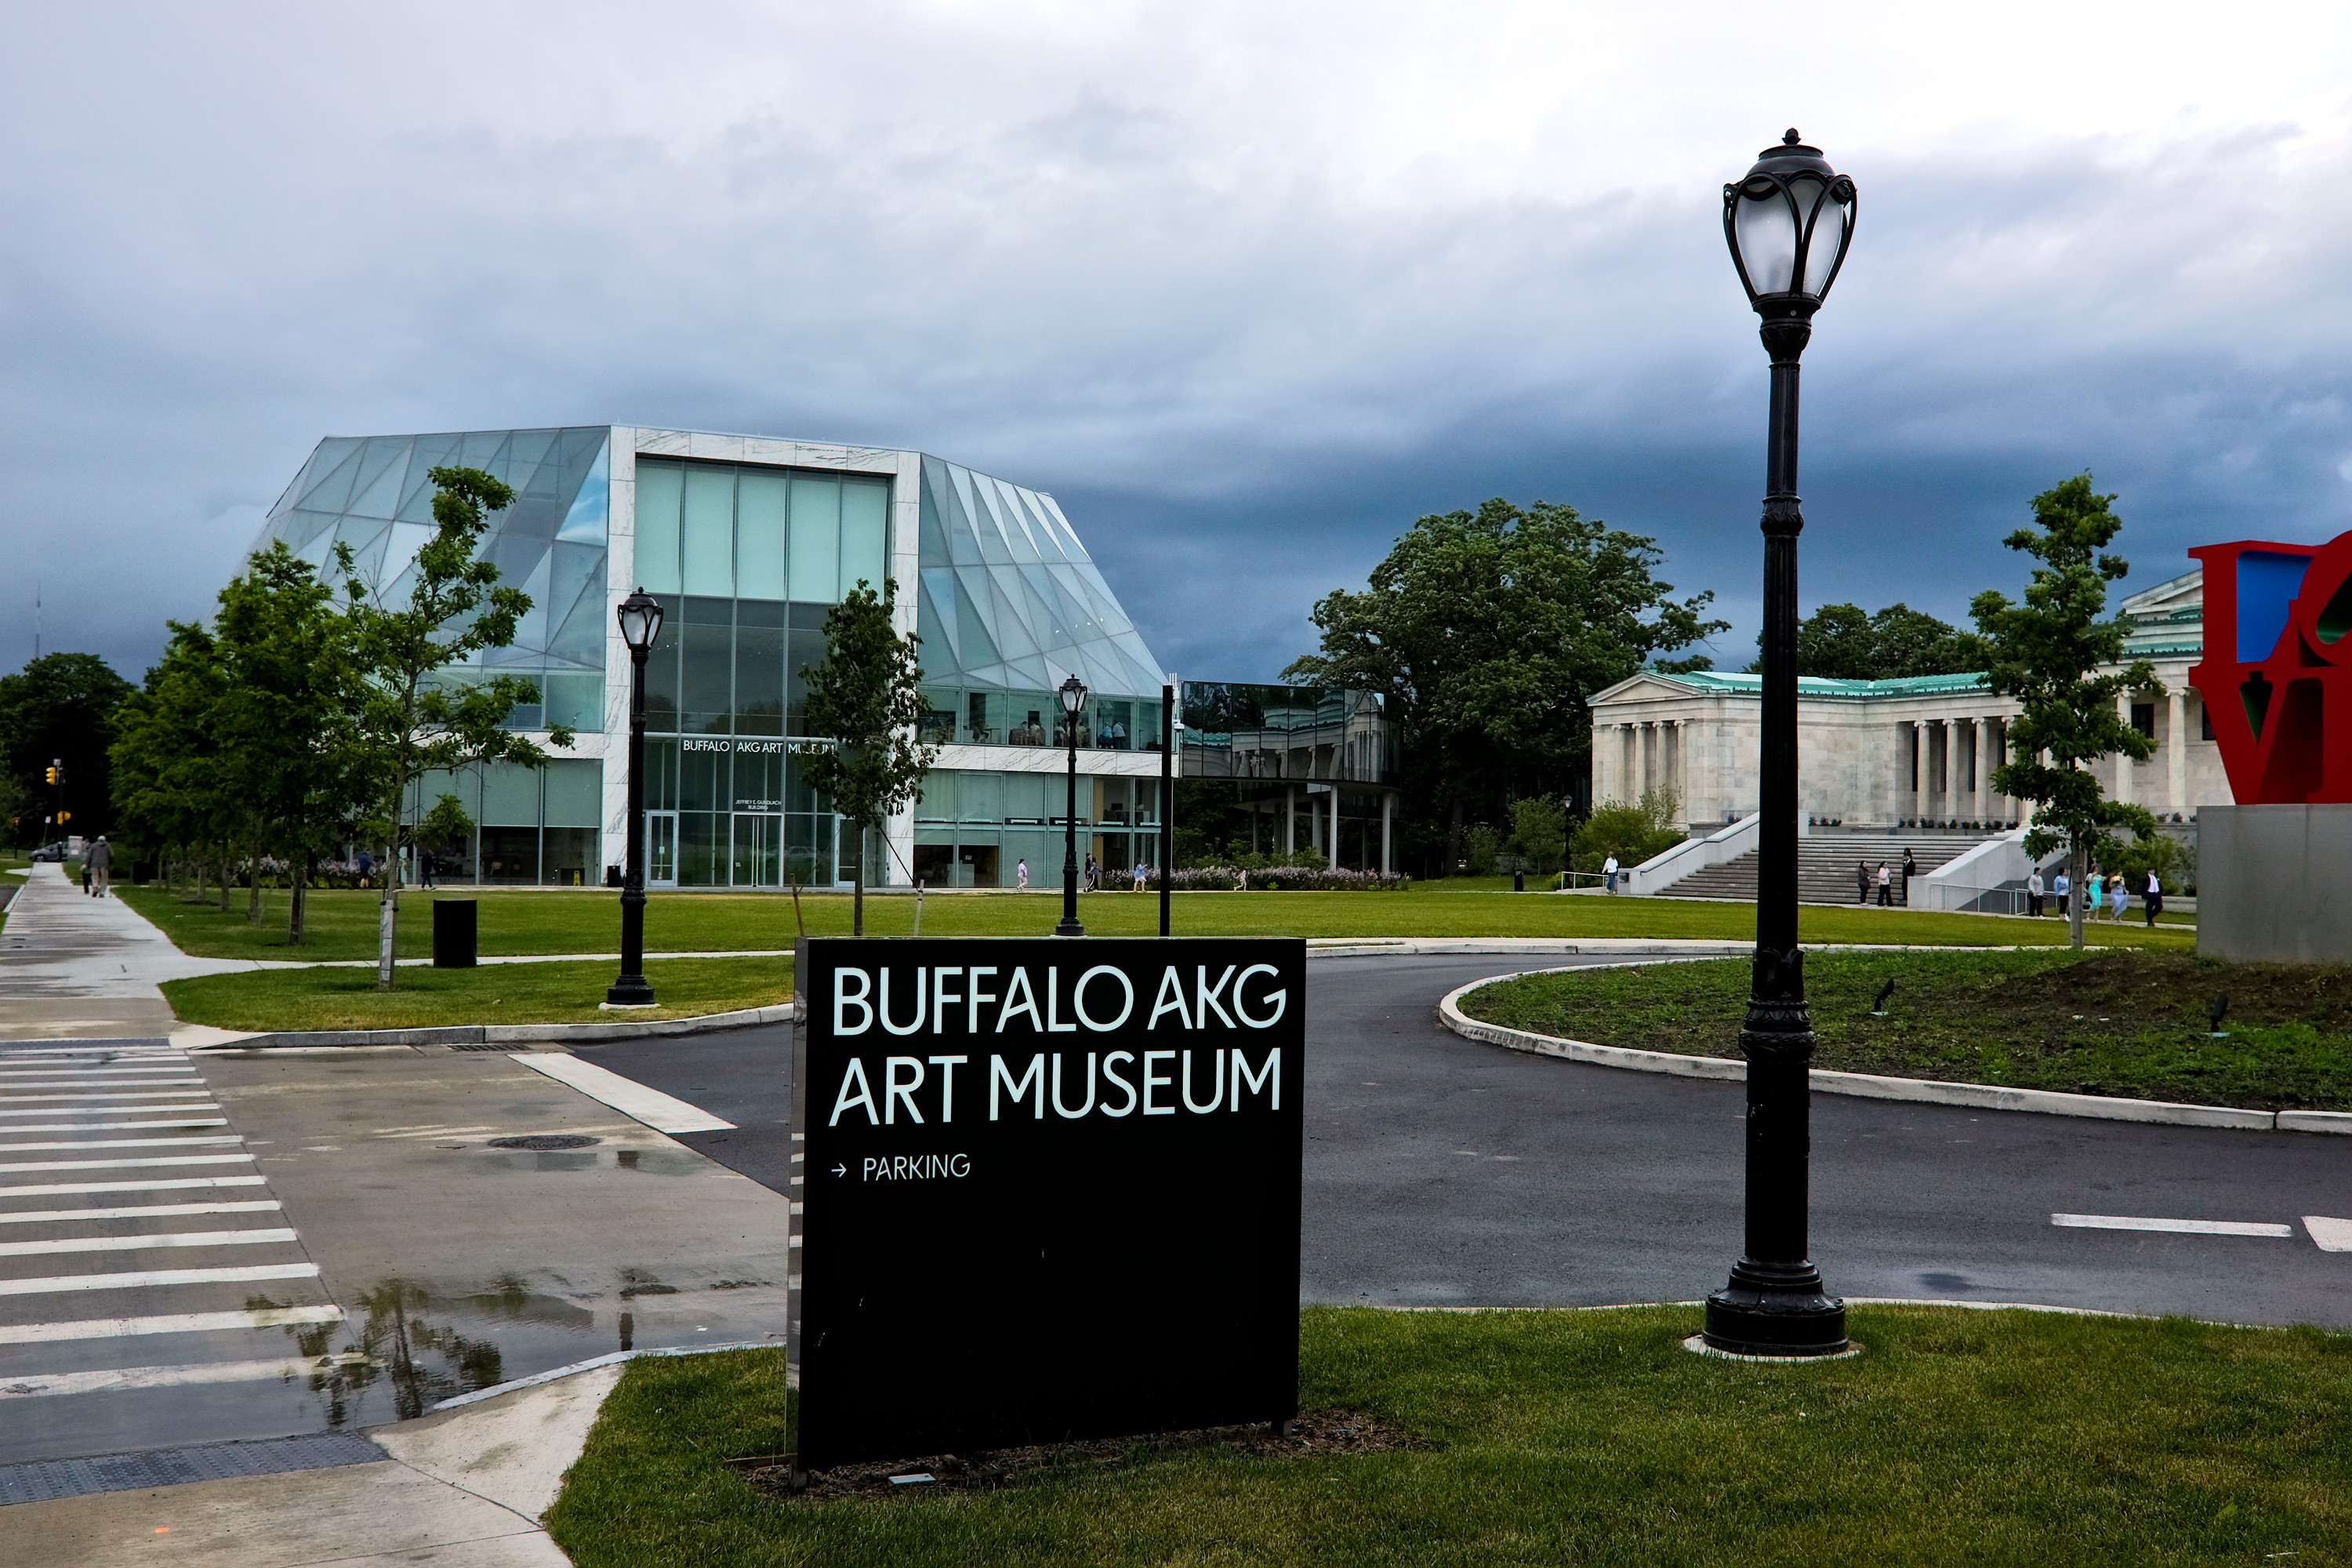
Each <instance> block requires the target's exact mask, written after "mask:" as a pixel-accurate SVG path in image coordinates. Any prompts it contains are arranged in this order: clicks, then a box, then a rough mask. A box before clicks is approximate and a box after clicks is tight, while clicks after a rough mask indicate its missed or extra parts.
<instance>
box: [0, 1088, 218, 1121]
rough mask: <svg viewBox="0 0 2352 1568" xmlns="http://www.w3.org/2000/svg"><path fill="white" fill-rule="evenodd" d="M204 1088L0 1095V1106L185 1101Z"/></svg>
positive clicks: (32, 1112)
mask: <svg viewBox="0 0 2352 1568" xmlns="http://www.w3.org/2000/svg"><path fill="white" fill-rule="evenodd" d="M204 1091H205V1089H204V1086H203V1085H202V1084H198V1085H196V1086H195V1087H194V1089H127V1090H124V1091H122V1092H121V1093H117V1092H115V1091H113V1090H111V1089H109V1090H108V1091H106V1092H105V1093H103V1094H0V1105H41V1104H49V1105H54V1104H56V1103H57V1102H58V1100H75V1101H77V1102H79V1101H81V1100H185V1099H187V1098H188V1096H190V1095H192V1094H202V1093H204ZM12 1114H16V1115H19V1116H32V1115H37V1114H39V1113H38V1112H36V1111H29V1110H26V1111H16V1112H13V1113H12Z"/></svg>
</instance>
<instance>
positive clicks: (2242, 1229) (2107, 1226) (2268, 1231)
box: [2050, 1214, 2294, 1236]
mask: <svg viewBox="0 0 2352 1568" xmlns="http://www.w3.org/2000/svg"><path fill="white" fill-rule="evenodd" d="M2050 1223H2051V1224H2052V1225H2057V1226H2074V1227H2075V1228H2077V1229H2082V1230H2162V1231H2176V1232H2179V1234H2181V1235H2184V1236H2293V1235H2294V1226H2291V1225H2266V1224H2263V1223H2260V1222H2257V1221H2253V1220H2237V1219H2134V1218H2131V1217H2130V1216H2128V1215H2113V1214H2053V1215H2051V1216H2050Z"/></svg>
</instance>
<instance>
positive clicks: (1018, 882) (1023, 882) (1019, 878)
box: [1013, 860, 1029, 893]
mask: <svg viewBox="0 0 2352 1568" xmlns="http://www.w3.org/2000/svg"><path fill="white" fill-rule="evenodd" d="M1013 886H1014V887H1015V888H1018V889H1020V890H1021V891H1023V892H1024V893H1025V892H1027V891H1028V890H1029V862H1028V861H1026V860H1015V861H1014V862H1013Z"/></svg>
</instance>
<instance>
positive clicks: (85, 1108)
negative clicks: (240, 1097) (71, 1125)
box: [0, 1100, 220, 1132]
mask: <svg viewBox="0 0 2352 1568" xmlns="http://www.w3.org/2000/svg"><path fill="white" fill-rule="evenodd" d="M219 1109H220V1107H219V1106H218V1105H216V1104H215V1103H214V1102H213V1101H212V1100H173V1101H171V1102H170V1103H168V1104H164V1105H37V1106H35V1107H33V1108H32V1109H30V1110H0V1117H5V1116H161V1115H163V1114H164V1113H166V1112H169V1111H175V1110H219ZM21 1131H24V1129H23V1128H21V1127H18V1126H16V1125H15V1124H13V1123H12V1124H9V1125H5V1126H0V1132H21Z"/></svg>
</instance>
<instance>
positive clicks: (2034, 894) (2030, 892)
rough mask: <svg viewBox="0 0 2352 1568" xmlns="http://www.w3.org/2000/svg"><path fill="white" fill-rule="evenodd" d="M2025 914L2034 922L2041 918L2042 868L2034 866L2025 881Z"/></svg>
mask: <svg viewBox="0 0 2352 1568" xmlns="http://www.w3.org/2000/svg"><path fill="white" fill-rule="evenodd" d="M2025 912H2026V913H2027V914H2029V915H2032V917H2033V918H2034V919H2035V920H2040V919H2041V918H2042V868H2041V867H2039V866H2036V867H2035V868H2033V869H2032V872H2031V873H2030V874H2029V875H2028V876H2027V877H2026V879H2025Z"/></svg>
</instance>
